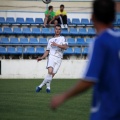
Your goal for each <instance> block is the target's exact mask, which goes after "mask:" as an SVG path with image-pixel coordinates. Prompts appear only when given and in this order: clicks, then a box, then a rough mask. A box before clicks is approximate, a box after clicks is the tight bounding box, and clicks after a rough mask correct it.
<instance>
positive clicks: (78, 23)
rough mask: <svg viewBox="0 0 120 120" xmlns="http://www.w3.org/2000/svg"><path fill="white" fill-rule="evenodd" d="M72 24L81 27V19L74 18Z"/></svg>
mask: <svg viewBox="0 0 120 120" xmlns="http://www.w3.org/2000/svg"><path fill="white" fill-rule="evenodd" d="M72 24H73V25H80V24H81V23H80V20H79V18H73V19H72Z"/></svg>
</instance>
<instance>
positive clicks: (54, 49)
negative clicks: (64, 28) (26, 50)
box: [47, 36, 68, 58]
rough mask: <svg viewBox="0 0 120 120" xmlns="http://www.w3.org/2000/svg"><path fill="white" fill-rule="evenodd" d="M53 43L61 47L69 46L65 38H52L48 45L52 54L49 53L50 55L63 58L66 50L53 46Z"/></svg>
mask: <svg viewBox="0 0 120 120" xmlns="http://www.w3.org/2000/svg"><path fill="white" fill-rule="evenodd" d="M52 42H55V43H57V44H59V45H65V44H67V45H68V42H67V41H66V39H65V37H63V36H59V37H54V38H51V39H50V40H49V42H48V45H47V50H50V52H49V54H50V55H53V56H56V57H59V58H63V52H64V50H63V49H61V48H59V47H57V46H52V45H51V44H52Z"/></svg>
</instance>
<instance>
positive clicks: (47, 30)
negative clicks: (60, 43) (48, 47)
mask: <svg viewBox="0 0 120 120" xmlns="http://www.w3.org/2000/svg"><path fill="white" fill-rule="evenodd" d="M41 33H42V34H43V35H52V33H51V31H50V29H49V28H42V31H41Z"/></svg>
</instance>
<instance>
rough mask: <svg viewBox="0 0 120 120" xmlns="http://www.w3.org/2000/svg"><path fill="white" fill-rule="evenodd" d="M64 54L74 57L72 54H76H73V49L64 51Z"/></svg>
mask: <svg viewBox="0 0 120 120" xmlns="http://www.w3.org/2000/svg"><path fill="white" fill-rule="evenodd" d="M64 54H65V55H72V54H74V52H73V50H72V48H67V50H65V51H64Z"/></svg>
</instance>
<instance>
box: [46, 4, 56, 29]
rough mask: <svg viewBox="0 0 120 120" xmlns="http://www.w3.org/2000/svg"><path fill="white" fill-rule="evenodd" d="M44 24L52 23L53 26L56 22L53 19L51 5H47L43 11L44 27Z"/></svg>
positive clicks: (53, 13)
mask: <svg viewBox="0 0 120 120" xmlns="http://www.w3.org/2000/svg"><path fill="white" fill-rule="evenodd" d="M46 24H48V25H50V24H54V25H55V26H56V25H57V24H58V22H57V20H55V12H54V11H53V6H49V7H48V10H46V11H45V19H44V27H46Z"/></svg>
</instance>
